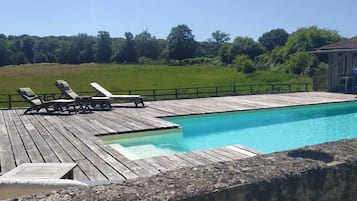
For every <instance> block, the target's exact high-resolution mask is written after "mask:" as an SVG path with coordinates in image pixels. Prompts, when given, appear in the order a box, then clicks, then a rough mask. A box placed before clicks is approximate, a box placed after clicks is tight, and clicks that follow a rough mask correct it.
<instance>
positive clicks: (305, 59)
mask: <svg viewBox="0 0 357 201" xmlns="http://www.w3.org/2000/svg"><path fill="white" fill-rule="evenodd" d="M318 63H319V62H318V60H317V58H316V57H315V56H314V55H312V54H309V53H307V52H304V51H299V52H296V53H294V54H293V55H291V56H290V57H289V59H288V61H287V66H288V69H289V71H290V72H291V73H294V74H302V73H305V74H307V75H313V74H314V73H315V72H316V71H317V70H318Z"/></svg>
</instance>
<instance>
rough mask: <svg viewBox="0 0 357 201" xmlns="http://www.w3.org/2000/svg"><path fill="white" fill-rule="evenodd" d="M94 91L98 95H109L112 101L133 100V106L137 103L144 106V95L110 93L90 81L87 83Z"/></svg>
mask: <svg viewBox="0 0 357 201" xmlns="http://www.w3.org/2000/svg"><path fill="white" fill-rule="evenodd" d="M89 85H90V86H91V87H92V88H93V89H94V90H95V91H97V93H98V94H99V95H100V96H105V97H109V98H110V99H111V100H112V101H114V102H115V101H118V102H122V101H128V102H134V103H135V106H136V107H137V106H138V105H139V104H141V105H142V106H143V107H144V97H143V96H140V95H113V94H112V93H110V92H109V91H108V90H106V89H105V88H104V87H102V86H100V85H99V84H98V83H96V82H92V83H90V84H89Z"/></svg>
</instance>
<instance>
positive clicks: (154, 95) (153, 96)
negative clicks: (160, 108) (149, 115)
mask: <svg viewBox="0 0 357 201" xmlns="http://www.w3.org/2000/svg"><path fill="white" fill-rule="evenodd" d="M152 99H153V100H154V101H156V90H155V89H153V90H152Z"/></svg>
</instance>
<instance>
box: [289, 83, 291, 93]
mask: <svg viewBox="0 0 357 201" xmlns="http://www.w3.org/2000/svg"><path fill="white" fill-rule="evenodd" d="M290 92H291V84H289V93H290Z"/></svg>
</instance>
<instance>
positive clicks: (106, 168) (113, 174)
mask: <svg viewBox="0 0 357 201" xmlns="http://www.w3.org/2000/svg"><path fill="white" fill-rule="evenodd" d="M56 118H58V116H54V118H52V119H49V120H50V121H51V123H52V124H54V125H56V127H57V128H60V127H61V124H59V122H60V121H61V119H60V118H58V119H56ZM62 120H63V119H62ZM66 126H67V129H68V130H66V128H65V127H62V128H60V129H61V133H62V135H63V136H64V137H65V138H67V139H68V141H70V142H71V144H72V145H73V146H74V147H76V149H77V150H78V151H79V152H80V153H81V154H82V155H83V156H84V157H85V159H87V160H88V161H90V162H91V163H92V164H93V165H95V166H96V167H97V168H98V169H99V170H100V172H101V173H102V174H103V175H105V176H106V177H107V178H108V179H109V178H110V179H115V180H120V179H124V178H123V176H122V175H121V174H119V173H118V172H117V171H116V170H114V169H113V167H111V166H110V165H108V164H107V163H105V160H103V158H100V157H99V156H98V155H97V154H96V153H95V152H93V151H92V150H91V149H90V148H88V145H87V144H86V143H83V142H82V141H80V140H78V139H79V138H76V137H75V134H74V133H73V132H76V129H73V128H71V127H70V125H66ZM71 130H72V132H71Z"/></svg>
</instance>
